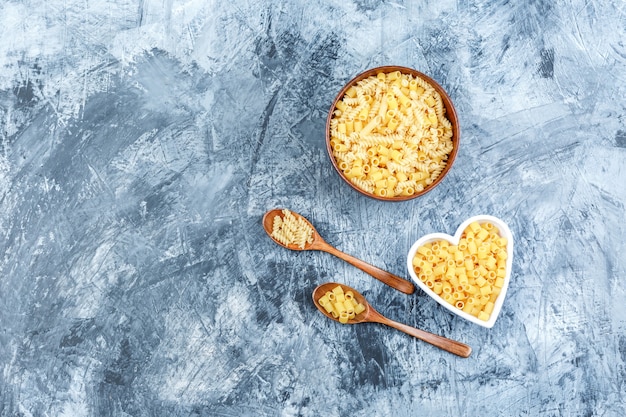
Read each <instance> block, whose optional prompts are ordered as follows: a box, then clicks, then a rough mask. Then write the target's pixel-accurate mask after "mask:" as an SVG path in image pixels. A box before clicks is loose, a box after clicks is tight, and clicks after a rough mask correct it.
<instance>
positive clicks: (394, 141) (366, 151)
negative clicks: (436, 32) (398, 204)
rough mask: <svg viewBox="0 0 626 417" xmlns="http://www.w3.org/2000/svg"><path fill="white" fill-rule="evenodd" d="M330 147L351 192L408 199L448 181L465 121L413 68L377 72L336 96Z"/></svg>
mask: <svg viewBox="0 0 626 417" xmlns="http://www.w3.org/2000/svg"><path fill="white" fill-rule="evenodd" d="M326 148H327V150H328V154H329V156H330V160H331V162H332V164H333V166H334V167H335V169H336V170H337V172H338V173H339V175H340V176H341V178H343V179H344V180H345V181H346V182H347V183H348V184H349V185H350V186H351V187H352V188H354V189H355V190H357V191H358V192H360V193H362V194H364V195H366V196H368V197H372V198H375V199H378V200H385V201H403V200H408V199H412V198H415V197H419V196H421V195H423V194H425V193H427V192H428V191H430V190H432V189H433V188H434V187H436V186H437V185H438V184H439V183H440V182H441V180H443V178H444V177H445V176H446V174H447V173H448V171H449V170H450V168H451V166H452V163H453V162H454V159H455V158H456V154H457V152H458V149H459V122H458V118H457V115H456V110H455V109H454V106H453V104H452V100H451V99H450V97H449V96H448V94H447V93H446V92H445V91H444V89H443V88H442V87H441V86H440V85H439V84H437V82H436V81H435V80H433V79H432V78H430V77H428V76H427V75H425V74H422V73H421V72H419V71H416V70H414V69H411V68H407V67H399V66H384V67H377V68H372V69H370V70H367V71H365V72H363V73H361V74H359V75H357V76H356V77H355V78H353V79H352V80H351V81H350V82H349V83H348V84H346V85H345V86H344V87H343V88H342V89H341V91H340V92H339V94H338V95H337V97H336V98H335V100H334V102H333V105H332V107H331V109H330V111H329V113H328V119H327V122H326Z"/></svg>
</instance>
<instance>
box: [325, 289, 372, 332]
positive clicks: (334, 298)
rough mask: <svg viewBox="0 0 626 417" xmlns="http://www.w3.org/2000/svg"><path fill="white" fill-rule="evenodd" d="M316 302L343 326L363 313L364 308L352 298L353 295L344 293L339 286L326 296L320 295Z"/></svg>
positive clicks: (348, 292) (349, 292)
mask: <svg viewBox="0 0 626 417" xmlns="http://www.w3.org/2000/svg"><path fill="white" fill-rule="evenodd" d="M317 302H318V303H319V304H320V305H321V306H322V307H323V308H324V310H326V312H327V313H328V314H330V315H332V316H333V317H334V318H336V319H339V322H340V323H344V324H345V323H347V322H348V320H351V319H353V318H355V317H356V316H357V315H359V314H360V313H362V312H363V311H365V306H364V305H363V304H362V303H360V302H358V301H357V300H356V298H354V293H353V292H352V291H344V289H343V287H342V286H341V285H337V286H336V287H335V288H333V289H332V290H331V291H326V294H324V295H322V296H321V297H320V298H319V299H318V300H317Z"/></svg>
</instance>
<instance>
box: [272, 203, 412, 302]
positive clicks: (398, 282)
mask: <svg viewBox="0 0 626 417" xmlns="http://www.w3.org/2000/svg"><path fill="white" fill-rule="evenodd" d="M282 211H283V209H274V210H270V211H268V212H267V213H265V215H264V216H263V228H264V229H265V231H266V232H267V234H268V235H269V237H271V238H272V240H273V241H274V242H276V243H277V244H279V245H280V246H282V247H285V248H287V249H291V250H320V251H324V252H328V253H331V254H333V255H335V256H336V257H338V258H340V259H343V260H344V261H346V262H348V263H349V264H352V265H354V266H356V267H357V268H359V269H360V270H362V271H365V272H367V273H368V274H370V275H371V276H373V277H374V278H376V279H378V280H380V281H382V282H384V283H385V284H387V285H389V286H390V287H392V288H395V289H396V290H398V291H401V292H403V293H405V294H413V292H414V291H415V286H414V285H413V283H412V282H410V281H407V280H406V279H404V278H400V277H399V276H397V275H394V274H392V273H390V272H387V271H384V270H382V269H380V268H377V267H375V266H373V265H370V264H368V263H367V262H364V261H362V260H360V259H357V258H355V257H354V256H350V255H347V254H345V253H343V252H341V251H340V250H338V249H336V248H334V247H333V246H331V245H330V244H328V243H326V241H325V240H324V239H323V238H322V236H321V235H320V234H319V233H318V232H317V230H315V227H313V225H312V224H311V222H309V221H308V220H307V219H306V218H305V217H303V216H301V215H300V214H298V213H296V212H293V211H292V212H291V213H292V214H293V215H294V216H295V217H296V218H298V217H300V218H302V219H303V220H304V221H305V222H306V223H307V224H308V225H309V226H311V229H313V242H312V243H307V244H305V246H304V249H303V248H301V247H300V246H298V245H293V244H290V245H285V244H283V243H281V242H279V241H278V240H276V239H275V238H274V237H273V236H272V230H273V225H274V217H275V216H280V217H283V213H282Z"/></svg>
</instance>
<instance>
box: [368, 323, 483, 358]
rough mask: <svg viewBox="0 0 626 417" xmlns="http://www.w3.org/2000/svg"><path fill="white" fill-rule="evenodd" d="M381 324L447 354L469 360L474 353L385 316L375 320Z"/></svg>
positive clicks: (466, 346) (467, 348)
mask: <svg viewBox="0 0 626 417" xmlns="http://www.w3.org/2000/svg"><path fill="white" fill-rule="evenodd" d="M374 320H375V321H378V322H379V323H382V324H386V325H387V326H390V327H393V328H394V329H398V330H400V331H402V332H404V333H406V334H410V335H411V336H413V337H416V338H418V339H420V340H423V341H424V342H426V343H430V344H431V345H433V346H437V347H438V348H440V349H443V350H445V351H447V352H450V353H454V354H455V355H458V356H461V357H462V358H467V357H469V355H470V354H471V353H472V348H471V347H470V346H468V345H466V344H465V343H461V342H457V341H456V340H452V339H448V338H446V337H443V336H438V335H436V334H432V333H429V332H426V331H424V330H420V329H416V328H415V327H411V326H407V325H406V324H402V323H398V322H397V321H393V320H391V319H388V318H387V317H384V316H379V317H376V319H374Z"/></svg>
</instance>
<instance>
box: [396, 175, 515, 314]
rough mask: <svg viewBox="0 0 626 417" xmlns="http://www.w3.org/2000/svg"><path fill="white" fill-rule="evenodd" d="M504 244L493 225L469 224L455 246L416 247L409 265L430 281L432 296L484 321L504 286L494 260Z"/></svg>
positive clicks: (503, 271)
mask: <svg viewBox="0 0 626 417" xmlns="http://www.w3.org/2000/svg"><path fill="white" fill-rule="evenodd" d="M399 185H400V183H398V186H399ZM506 245H507V240H506V239H505V238H503V237H501V236H500V234H499V230H498V229H497V228H496V227H495V226H494V225H493V224H491V223H484V224H480V223H478V222H473V223H471V224H470V225H469V226H467V228H466V229H465V230H464V231H463V233H462V235H461V238H460V239H459V244H458V245H455V246H453V245H450V244H449V242H447V241H445V240H441V241H435V242H430V243H427V244H425V245H423V246H421V247H419V248H417V252H416V254H415V256H414V258H413V260H412V265H413V269H414V271H415V273H416V274H417V276H418V277H419V278H420V279H422V277H424V279H423V281H424V282H426V280H428V281H430V282H432V290H433V291H434V292H435V294H437V295H439V296H440V297H442V298H443V299H444V300H445V301H446V302H448V303H450V304H452V305H454V306H455V307H456V308H457V309H459V310H462V311H464V312H466V313H469V314H471V315H473V316H475V317H478V318H479V319H480V320H484V321H487V320H489V317H490V316H491V313H492V312H493V307H494V302H495V300H496V299H497V297H498V294H500V291H501V289H502V286H503V285H504V276H505V275H506V269H505V266H504V265H503V264H501V265H498V263H497V262H498V261H497V259H500V260H501V261H502V262H504V260H505V259H506V256H507V250H506V248H507V246H506ZM500 254H502V255H500ZM498 257H500V258H498Z"/></svg>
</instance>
